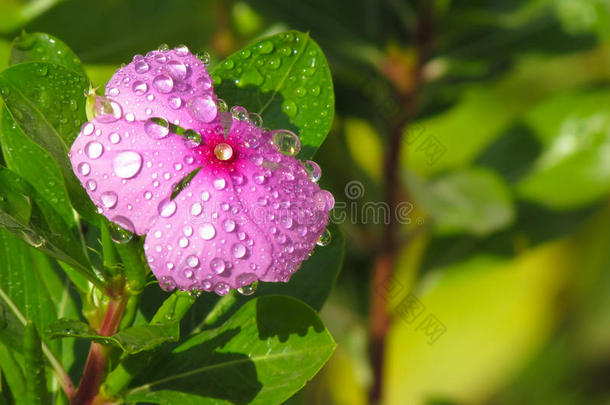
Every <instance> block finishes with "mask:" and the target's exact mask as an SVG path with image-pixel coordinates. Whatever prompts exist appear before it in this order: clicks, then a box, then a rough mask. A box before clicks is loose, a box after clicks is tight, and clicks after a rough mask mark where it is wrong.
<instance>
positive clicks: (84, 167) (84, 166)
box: [77, 162, 91, 176]
mask: <svg viewBox="0 0 610 405" xmlns="http://www.w3.org/2000/svg"><path fill="white" fill-rule="evenodd" d="M77 170H78V173H79V174H81V175H82V176H88V175H89V173H91V166H89V163H87V162H83V163H80V164H79V165H78V166H77Z"/></svg>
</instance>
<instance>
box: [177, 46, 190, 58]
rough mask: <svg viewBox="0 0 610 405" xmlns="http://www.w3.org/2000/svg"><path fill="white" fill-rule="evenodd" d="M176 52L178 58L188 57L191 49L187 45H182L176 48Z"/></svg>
mask: <svg viewBox="0 0 610 405" xmlns="http://www.w3.org/2000/svg"><path fill="white" fill-rule="evenodd" d="M174 50H175V51H176V55H178V56H186V55H188V53H189V49H188V47H187V46H186V45H183V44H180V45H178V46H177V47H175V48H174Z"/></svg>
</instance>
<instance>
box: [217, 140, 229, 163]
mask: <svg viewBox="0 0 610 405" xmlns="http://www.w3.org/2000/svg"><path fill="white" fill-rule="evenodd" d="M214 155H215V156H216V158H217V159H218V160H222V161H226V160H229V159H231V158H232V157H233V148H232V147H231V145H229V144H227V143H224V142H221V143H219V144H218V145H216V146H215V147H214Z"/></svg>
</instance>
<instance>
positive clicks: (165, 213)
mask: <svg viewBox="0 0 610 405" xmlns="http://www.w3.org/2000/svg"><path fill="white" fill-rule="evenodd" d="M157 211H158V212H159V215H161V216H162V217H163V218H169V217H171V216H172V215H174V214H175V213H176V203H175V202H174V201H171V200H170V199H169V198H165V199H164V200H162V201H161V202H160V203H159V206H158V207H157Z"/></svg>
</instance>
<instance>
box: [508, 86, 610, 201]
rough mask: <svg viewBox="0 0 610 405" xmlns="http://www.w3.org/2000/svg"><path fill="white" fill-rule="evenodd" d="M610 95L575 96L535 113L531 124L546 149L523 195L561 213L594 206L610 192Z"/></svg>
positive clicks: (525, 183) (552, 102)
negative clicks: (608, 162)
mask: <svg viewBox="0 0 610 405" xmlns="http://www.w3.org/2000/svg"><path fill="white" fill-rule="evenodd" d="M609 102H610V91H608V90H598V91H593V92H584V93H576V94H574V93H572V94H565V95H560V96H556V97H553V98H550V99H549V100H546V101H545V102H543V103H541V104H540V105H538V106H537V107H536V108H534V109H533V110H532V111H531V112H530V113H529V114H528V115H527V117H526V123H527V124H529V125H530V126H531V127H532V129H533V130H534V133H535V135H536V136H537V137H538V138H539V139H540V141H541V143H542V144H543V152H542V154H541V155H540V156H539V157H538V159H537V160H536V161H535V162H534V165H533V168H532V170H531V171H530V172H529V173H528V174H527V175H526V176H525V177H524V178H523V179H522V180H521V182H520V183H519V184H517V191H518V192H519V194H520V196H521V197H523V198H525V199H528V200H532V201H535V202H537V203H540V204H542V205H545V206H547V207H550V208H553V209H556V210H567V209H574V208H579V207H582V206H585V205H587V204H591V203H593V202H595V201H597V200H599V199H601V198H603V197H604V196H606V195H608V193H610V167H608V164H607V161H608V153H610V131H609V130H608V128H609V127H610V112H608V109H607V108H606V107H605V106H606V105H607V104H608V103H609Z"/></svg>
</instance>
